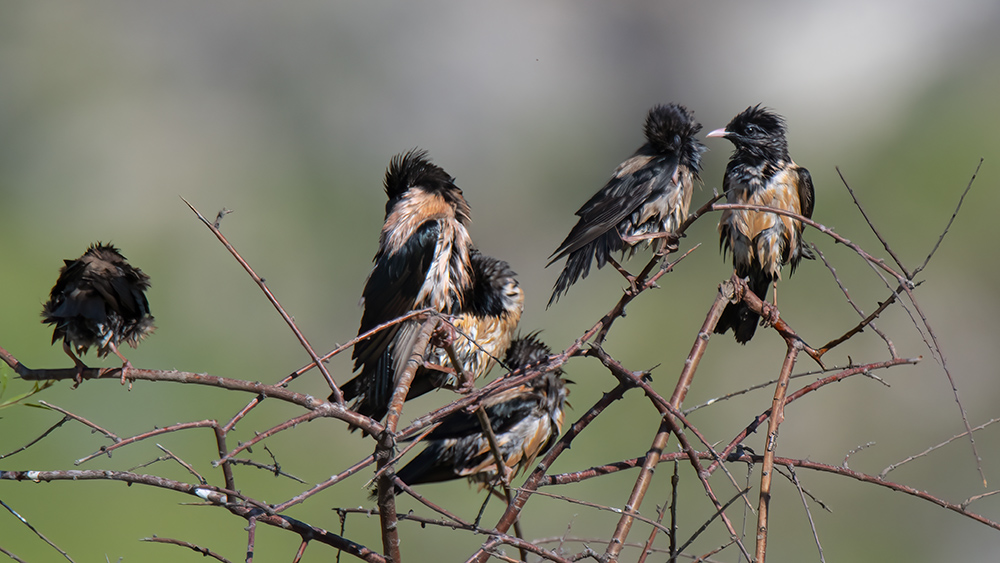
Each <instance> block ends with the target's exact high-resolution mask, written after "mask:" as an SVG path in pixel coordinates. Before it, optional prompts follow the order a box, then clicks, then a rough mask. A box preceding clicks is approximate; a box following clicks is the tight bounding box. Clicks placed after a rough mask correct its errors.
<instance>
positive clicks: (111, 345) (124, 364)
mask: <svg viewBox="0 0 1000 563" xmlns="http://www.w3.org/2000/svg"><path fill="white" fill-rule="evenodd" d="M108 347H109V348H111V351H112V352H114V353H115V355H116V356H118V357H119V358H121V361H122V385H125V379H126V377H127V376H128V371H129V370H130V369H132V362H130V361H128V358H126V357H125V356H122V353H121V352H119V351H118V346H115V343H114V342H108ZM128 388H129V391H131V390H132V382H131V381H129V384H128Z"/></svg>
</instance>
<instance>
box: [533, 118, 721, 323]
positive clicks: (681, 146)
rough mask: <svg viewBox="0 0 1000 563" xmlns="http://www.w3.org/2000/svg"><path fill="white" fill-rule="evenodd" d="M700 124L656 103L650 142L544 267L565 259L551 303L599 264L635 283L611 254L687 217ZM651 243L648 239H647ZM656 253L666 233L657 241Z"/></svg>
mask: <svg viewBox="0 0 1000 563" xmlns="http://www.w3.org/2000/svg"><path fill="white" fill-rule="evenodd" d="M700 130H701V124H700V123H698V122H697V121H695V119H694V114H693V113H691V112H689V111H688V110H687V108H685V107H684V106H682V105H680V104H674V103H672V104H668V105H657V106H654V107H653V108H652V109H650V110H649V113H648V114H647V116H646V123H645V129H644V132H645V136H646V142H645V144H643V145H642V146H641V147H639V148H638V149H637V150H636V151H635V153H634V154H633V155H632V156H630V157H629V158H628V159H626V160H625V161H624V162H622V163H621V164H620V165H619V166H618V168H617V169H615V171H614V173H613V174H612V175H611V179H610V180H608V182H607V183H606V184H605V185H604V187H603V188H601V189H600V190H599V191H598V192H597V193H596V194H594V196H593V197H591V198H590V199H589V200H588V201H587V203H585V204H583V207H581V208H580V209H579V210H578V211H577V212H576V214H577V215H578V216H579V217H580V219H579V220H578V221H577V223H576V226H574V227H573V229H572V230H571V231H570V233H569V235H567V236H566V239H565V240H564V241H563V242H562V244H560V245H559V248H557V249H556V250H555V252H553V253H552V255H551V256H549V262H548V264H547V265H546V267H548V266H551V265H552V264H553V263H555V262H556V261H558V260H560V259H562V258H563V257H567V258H566V265H565V266H564V267H563V270H562V272H561V273H560V274H559V277H558V278H557V279H556V283H555V287H554V288H553V291H552V297H551V298H550V299H549V303H548V306H552V304H553V303H555V302H556V301H558V300H559V296H560V295H562V294H564V293H566V291H567V290H568V289H569V287H570V286H571V285H573V284H574V283H576V281H577V280H578V279H580V278H581V277H584V278H585V277H587V275H588V274H589V273H590V265H591V262H593V260H594V259H596V260H597V267H598V268H603V267H604V265H605V264H606V263H608V262H610V263H611V264H612V265H614V266H615V268H616V269H618V270H619V271H620V272H622V275H624V276H625V277H626V279H628V280H629V283H630V284H634V280H633V279H632V277H631V276H630V275H629V274H628V273H627V272H625V271H624V270H623V269H622V268H621V266H620V265H619V264H618V262H617V261H616V260H615V259H614V257H613V256H612V254H614V253H615V252H621V253H622V257H623V258H624V257H626V255H628V256H629V257H631V256H632V255H633V254H635V252H636V249H637V246H638V245H639V243H640V242H642V240H643V239H641V238H639V239H638V240H637V239H636V237H642V235H647V234H650V233H661V232H673V231H675V230H676V229H677V228H678V227H679V226H680V225H681V223H683V222H684V220H685V219H687V215H688V209H689V208H690V206H691V193H692V191H693V186H694V182H695V181H696V180H698V179H699V178H698V174H699V172H700V171H701V154H702V153H703V152H704V151H705V150H706V147H705V145H704V144H702V143H701V141H699V140H698V139H696V138H695V134H696V133H698V131H700ZM645 240H646V242H647V244H648V242H649V239H648V238H647V239H645ZM653 246H654V249H655V251H656V252H660V251H661V249H662V247H664V246H665V242H664V239H663V238H657V239H655V242H654V243H653Z"/></svg>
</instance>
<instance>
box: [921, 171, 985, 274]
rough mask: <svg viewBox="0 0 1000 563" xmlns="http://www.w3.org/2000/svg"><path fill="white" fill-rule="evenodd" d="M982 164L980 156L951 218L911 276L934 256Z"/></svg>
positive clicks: (925, 265) (924, 266)
mask: <svg viewBox="0 0 1000 563" xmlns="http://www.w3.org/2000/svg"><path fill="white" fill-rule="evenodd" d="M982 166H983V159H982V158H981V157H980V159H979V164H977V165H976V171H975V172H973V173H972V178H969V183H968V184H967V185H966V186H965V190H964V191H963V192H962V196H961V197H959V198H958V205H956V206H955V211H953V212H952V214H951V219H948V224H947V225H945V226H944V230H943V231H941V236H939V237H938V240H937V242H936V243H934V248H932V249H931V251H930V252H929V253H928V254H927V258H924V263H923V264H921V265H919V266H917V267H916V268H914V269H913V276H916V275H917V274H919V273H920V272H922V271H923V270H924V268H926V267H927V264H928V263H929V262H930V261H931V258H933V257H934V254H935V253H936V252H937V250H938V248H940V247H941V243H942V242H943V241H944V237H945V235H947V234H948V231H949V230H950V229H951V225H952V224H953V223H954V222H955V218H956V217H958V211H959V210H960V209H962V203H963V202H964V201H965V196H966V195H968V193H969V190H971V189H972V183H973V182H975V181H976V176H978V175H979V169H980V168H982Z"/></svg>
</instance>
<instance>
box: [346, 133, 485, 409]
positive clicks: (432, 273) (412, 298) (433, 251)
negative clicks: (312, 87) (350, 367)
mask: <svg viewBox="0 0 1000 563" xmlns="http://www.w3.org/2000/svg"><path fill="white" fill-rule="evenodd" d="M385 192H386V195H387V196H388V197H389V200H388V202H386V205H385V221H384V223H383V225H382V231H381V233H380V235H379V245H378V251H377V252H376V254H375V258H374V266H373V267H372V271H371V273H370V274H369V275H368V281H367V282H366V283H365V288H364V291H363V292H362V303H363V304H364V313H363V315H362V317H361V328H360V329H359V331H358V334H362V333H365V332H368V331H369V330H371V329H373V328H375V327H377V326H379V325H381V324H383V323H386V322H388V321H391V320H393V319H396V318H398V317H401V316H404V315H406V314H407V313H409V312H410V311H414V310H418V309H425V308H430V309H434V310H435V311H438V312H441V313H444V314H449V315H451V314H455V313H457V312H459V311H461V310H462V308H463V305H464V301H465V299H466V296H467V295H468V294H469V292H470V291H471V290H472V287H473V272H472V259H471V255H472V239H471V238H470V237H469V232H468V230H466V224H467V223H468V222H469V221H470V217H469V204H468V203H466V201H465V197H464V196H463V195H462V190H461V189H459V188H458V186H456V185H455V181H454V179H453V178H452V177H451V176H450V175H449V174H448V173H447V172H445V171H444V170H443V169H442V168H441V167H439V166H436V165H434V164H432V163H431V162H430V160H428V158H427V153H426V152H425V151H422V150H416V149H414V150H412V151H409V152H407V153H403V154H399V155H396V156H395V157H393V159H392V161H391V162H390V163H389V168H388V169H387V170H386V173H385ZM420 325H421V322H420V321H419V320H416V319H410V320H407V321H404V322H402V323H399V324H396V325H393V326H392V327H390V328H387V329H385V330H382V331H380V332H377V333H376V334H374V335H372V336H371V337H370V338H368V339H366V340H363V341H361V342H358V343H357V344H356V345H355V346H354V355H353V358H354V370H355V371H358V372H360V373H358V375H357V376H355V377H354V379H352V380H350V381H348V382H347V383H345V384H344V385H343V386H342V388H341V389H342V391H343V394H344V398H345V399H347V400H352V399H353V400H354V401H355V402H354V404H353V405H352V408H354V409H355V410H356V411H358V412H359V413H361V414H364V415H366V416H370V417H372V418H374V419H376V420H379V419H381V418H382V417H383V416H385V414H386V412H388V409H389V401H390V400H391V398H392V394H393V391H394V390H395V388H396V383H397V382H398V380H399V378H400V377H401V376H402V374H403V371H404V368H405V366H406V362H407V361H408V360H409V359H410V356H411V355H412V352H413V346H414V344H415V342H414V341H415V340H416V338H417V336H418V333H419V331H420Z"/></svg>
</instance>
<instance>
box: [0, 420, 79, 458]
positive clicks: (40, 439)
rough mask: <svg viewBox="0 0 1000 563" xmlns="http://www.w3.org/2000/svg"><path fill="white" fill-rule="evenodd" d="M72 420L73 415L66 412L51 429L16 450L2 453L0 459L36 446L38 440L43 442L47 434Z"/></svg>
mask: <svg viewBox="0 0 1000 563" xmlns="http://www.w3.org/2000/svg"><path fill="white" fill-rule="evenodd" d="M70 420H73V417H71V416H69V415H68V414H64V415H63V417H62V419H61V420H59V422H57V423H55V424H53V425H52V426H50V427H49V429H48V430H46V431H45V432H42V434H41V436H39V437H37V438H35V439H34V440H32V441H30V442H28V443H27V444H25V445H23V446H21V447H20V448H17V449H16V450H14V451H11V452H8V453H5V454H3V455H0V459H4V458H8V457H10V456H12V455H14V454H18V453H21V452H23V451H24V450H26V449H28V448H30V447H31V446H34V445H35V444H37V443H38V442H41V441H42V439H44V438H45V437H46V436H48V435H49V434H51V433H52V432H53V431H54V430H55V429H56V428H59V427H60V426H62V425H63V424H66V423H67V422H69V421H70Z"/></svg>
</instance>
